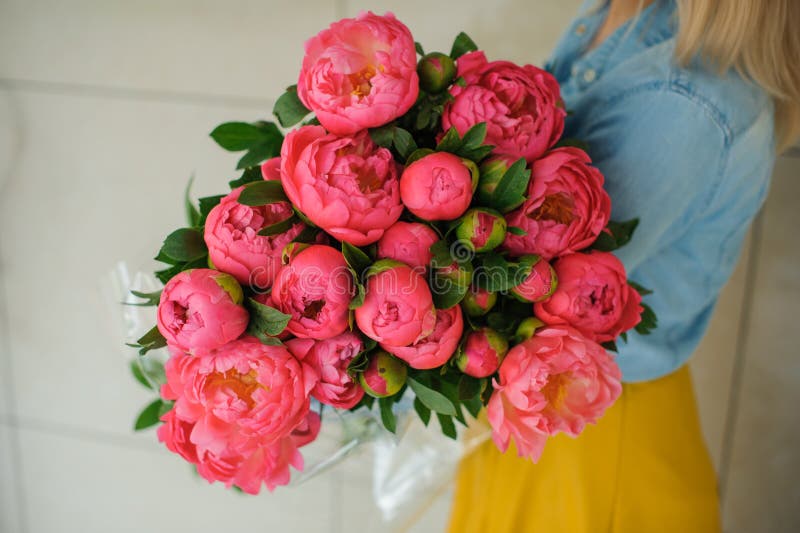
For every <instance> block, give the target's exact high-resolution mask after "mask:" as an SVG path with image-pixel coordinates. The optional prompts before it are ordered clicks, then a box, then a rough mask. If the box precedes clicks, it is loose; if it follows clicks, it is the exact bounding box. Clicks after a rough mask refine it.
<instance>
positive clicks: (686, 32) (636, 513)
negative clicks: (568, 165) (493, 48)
mask: <svg viewBox="0 0 800 533" xmlns="http://www.w3.org/2000/svg"><path fill="white" fill-rule="evenodd" d="M598 3H599V5H598ZM798 27H800V2H797V0H769V1H768V0H725V1H722V2H715V1H711V0H677V1H674V0H655V1H653V0H651V1H649V2H648V1H642V0H611V1H610V2H609V1H606V2H602V1H601V2H598V0H591V1H589V2H587V3H586V4H585V5H584V7H583V9H582V10H581V14H580V16H579V18H578V19H577V20H576V21H575V22H574V23H573V24H572V26H571V27H570V28H569V30H568V31H567V33H566V34H565V36H564V37H563V38H562V40H561V42H560V43H559V44H558V46H557V48H556V50H555V53H554V56H553V58H552V60H551V62H550V70H551V71H552V72H553V74H554V75H555V77H556V78H557V79H558V81H559V83H560V84H561V87H562V95H563V97H564V100H565V102H566V105H567V108H568V109H569V110H570V111H572V112H573V113H572V114H571V115H570V117H569V118H568V119H567V127H566V132H565V136H566V137H575V138H579V139H582V140H584V141H586V143H587V144H588V147H589V153H590V155H591V156H592V158H593V160H594V163H595V164H596V165H597V166H598V167H599V168H600V170H601V171H602V172H603V174H604V175H605V176H606V186H607V189H608V192H609V193H610V195H611V198H612V200H613V206H614V207H613V209H614V212H613V216H612V218H613V219H614V220H627V219H631V218H637V217H638V218H640V220H641V223H640V225H639V228H638V229H637V232H636V235H635V237H634V239H633V241H632V242H631V243H630V244H628V245H627V246H625V247H624V248H622V249H620V250H619V252H618V255H619V257H620V258H621V259H622V260H623V262H624V263H625V266H626V268H627V270H628V272H629V276H630V278H631V279H632V280H635V281H637V282H638V283H640V284H642V285H644V286H645V287H648V288H651V289H653V290H654V293H653V294H652V295H650V296H647V297H646V300H645V301H647V302H648V303H649V304H650V305H651V306H652V307H653V308H654V309H655V311H656V313H657V314H658V317H659V328H658V329H657V330H656V331H655V332H654V333H653V334H652V335H650V336H647V337H642V336H638V335H631V336H630V337H629V340H628V342H627V344H625V343H621V344H622V345H621V346H620V351H619V356H618V358H617V361H618V363H619V365H620V367H621V368H622V372H623V379H624V381H625V382H626V383H625V385H624V390H623V394H622V397H621V398H620V399H619V401H618V402H617V403H616V404H615V405H614V407H612V408H611V409H609V411H607V413H606V415H605V416H604V417H603V419H602V420H601V421H600V422H599V423H598V424H597V425H596V426H591V427H589V428H587V429H586V431H585V432H584V433H583V434H582V435H581V436H580V438H578V439H569V438H566V437H564V436H563V435H559V436H557V437H555V438H553V439H551V440H550V442H549V443H548V445H547V447H546V448H545V451H544V454H543V456H542V458H541V460H540V461H539V463H538V464H536V465H534V464H532V463H530V462H528V461H526V460H523V459H519V458H518V457H516V454H515V453H514V451H513V450H509V452H508V453H506V454H505V455H503V454H500V453H499V452H498V451H497V450H496V448H495V447H494V445H493V444H492V443H491V442H489V443H487V444H486V445H484V446H482V447H481V448H480V449H479V450H478V451H476V452H475V453H473V454H472V455H470V456H469V457H467V458H466V459H465V460H464V462H463V464H462V466H461V469H460V472H459V478H458V486H457V490H456V496H455V506H454V510H453V514H452V517H451V524H450V528H451V531H452V532H454V533H455V532H457V533H465V532H492V533H501V532H515V533H516V532H527V531H535V532H546V533H553V532H561V531H564V532H570V533H572V532H594V531H598V532H606V531H615V532H637V533H638V532H649V531H681V532H684V533H685V532H693V531H698V532H713V531H719V530H720V519H719V510H718V499H717V493H716V480H715V474H714V471H713V468H712V465H711V462H710V460H709V457H708V453H707V451H706V449H705V445H704V442H703V438H702V436H701V433H700V427H699V423H698V418H697V410H696V406H695V402H694V396H693V391H692V386H691V382H690V378H689V373H688V370H687V367H686V365H685V363H686V360H687V359H688V357H689V356H690V355H691V353H692V351H693V350H694V349H695V347H696V346H697V344H698V342H699V340H700V338H701V337H702V335H703V333H704V331H705V329H706V326H707V324H708V320H709V317H710V315H711V313H712V310H713V308H714V303H715V301H716V299H717V295H718V293H719V291H720V288H721V287H722V286H723V285H724V283H725V282H726V281H727V279H728V277H729V276H730V274H731V271H732V269H733V267H734V264H735V262H736V259H737V257H738V256H739V253H740V250H741V247H742V242H743V239H744V237H745V233H746V232H747V228H748V226H749V224H750V222H751V221H752V219H753V217H754V216H755V214H756V212H757V211H758V209H759V207H760V206H761V204H762V202H763V201H764V198H765V196H766V193H767V188H768V184H769V179H770V174H771V170H772V165H773V161H774V158H775V154H776V152H779V151H780V150H782V149H784V148H785V147H787V146H788V145H789V143H790V142H791V141H792V140H794V138H796V136H797V133H798V126H800V70H799V69H798V66H797V64H796V63H793V62H792V60H796V59H797V58H798V57H800V33H798V32H797V28H798Z"/></svg>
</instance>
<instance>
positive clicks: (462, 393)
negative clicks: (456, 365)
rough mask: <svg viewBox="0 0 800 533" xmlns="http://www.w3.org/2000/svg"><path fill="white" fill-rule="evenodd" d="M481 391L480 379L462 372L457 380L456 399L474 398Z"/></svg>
mask: <svg viewBox="0 0 800 533" xmlns="http://www.w3.org/2000/svg"><path fill="white" fill-rule="evenodd" d="M480 392H481V381H480V380H479V379H477V378H473V377H471V376H468V375H466V374H464V375H463V376H461V378H460V379H459V380H458V399H459V400H461V401H464V400H469V399H470V398H474V397H475V396H477V395H478V394H480Z"/></svg>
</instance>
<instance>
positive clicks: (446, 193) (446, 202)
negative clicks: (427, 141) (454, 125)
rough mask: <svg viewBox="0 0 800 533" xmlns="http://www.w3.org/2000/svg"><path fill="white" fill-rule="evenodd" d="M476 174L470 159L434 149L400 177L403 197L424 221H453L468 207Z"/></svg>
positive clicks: (411, 165)
mask: <svg viewBox="0 0 800 533" xmlns="http://www.w3.org/2000/svg"><path fill="white" fill-rule="evenodd" d="M477 173H478V172H477V168H476V167H475V164H474V163H472V162H471V161H468V160H466V159H461V158H460V157H458V156H457V155H453V154H450V153H447V152H434V153H432V154H430V155H426V156H425V157H423V158H421V159H417V160H416V161H414V162H413V163H411V164H410V165H408V166H407V167H406V169H405V170H404V171H403V175H402V176H401V177H400V197H401V198H402V199H403V204H404V205H405V206H406V208H408V210H409V211H411V212H412V213H414V214H415V215H417V216H418V217H420V218H421V219H423V220H430V221H434V220H453V219H455V218H458V217H460V216H461V215H463V214H464V211H466V210H467V208H468V207H469V204H470V202H471V201H472V193H473V191H474V190H475V186H476V185H477Z"/></svg>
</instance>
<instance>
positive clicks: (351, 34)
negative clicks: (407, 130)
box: [297, 12, 419, 135]
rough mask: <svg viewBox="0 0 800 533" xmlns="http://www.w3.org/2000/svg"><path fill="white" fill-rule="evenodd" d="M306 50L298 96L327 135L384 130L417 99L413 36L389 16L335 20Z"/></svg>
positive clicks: (309, 42) (388, 14)
mask: <svg viewBox="0 0 800 533" xmlns="http://www.w3.org/2000/svg"><path fill="white" fill-rule="evenodd" d="M305 48H306V55H305V57H304V58H303V67H302V70H301V71H300V79H299V80H298V82H297V95H298V96H299V97H300V100H302V101H303V103H304V104H305V106H306V107H308V108H309V109H311V110H312V111H314V112H315V113H316V115H317V118H318V119H319V121H320V123H321V124H322V125H323V126H325V129H327V130H328V131H330V132H331V133H335V134H337V135H350V134H352V133H355V132H357V131H359V130H363V129H367V128H374V127H376V126H382V125H384V124H386V123H388V122H391V121H392V120H394V119H396V118H397V117H399V116H401V115H403V114H404V113H405V112H406V111H408V110H409V109H410V108H411V106H412V105H414V102H415V101H416V99H417V94H418V93H419V78H418V76H417V53H416V50H415V48H414V38H413V37H412V36H411V32H410V31H409V30H408V28H407V27H406V26H405V25H404V24H403V23H402V22H400V21H399V20H397V19H396V18H395V17H394V15H392V14H391V13H387V14H386V15H385V16H382V17H381V16H378V15H375V14H373V13H371V12H367V13H361V14H360V15H358V17H356V18H354V19H343V20H340V21H338V22H334V23H333V24H331V26H330V27H329V28H328V29H326V30H323V31H321V32H320V33H319V34H318V35H317V36H316V37H313V38H311V39H309V40H308V42H306V47H305Z"/></svg>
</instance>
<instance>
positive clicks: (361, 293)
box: [347, 269, 367, 310]
mask: <svg viewBox="0 0 800 533" xmlns="http://www.w3.org/2000/svg"><path fill="white" fill-rule="evenodd" d="M351 272H352V269H351ZM353 279H354V280H355V285H356V293H355V295H353V299H352V300H350V303H349V304H348V305H347V308H348V309H351V310H354V309H358V308H359V307H361V306H362V305H364V298H366V295H367V289H365V288H364V284H363V283H361V282H360V281H358V277H357V276H356V273H355V272H353Z"/></svg>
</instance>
